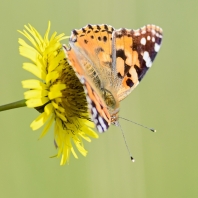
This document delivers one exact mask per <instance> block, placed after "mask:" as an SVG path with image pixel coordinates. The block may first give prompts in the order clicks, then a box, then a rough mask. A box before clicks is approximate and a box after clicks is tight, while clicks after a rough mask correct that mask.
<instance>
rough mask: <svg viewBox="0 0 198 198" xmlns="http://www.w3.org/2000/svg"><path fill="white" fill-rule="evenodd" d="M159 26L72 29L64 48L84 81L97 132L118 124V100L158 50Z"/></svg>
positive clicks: (128, 91)
mask: <svg viewBox="0 0 198 198" xmlns="http://www.w3.org/2000/svg"><path fill="white" fill-rule="evenodd" d="M161 42H162V29H161V28H160V27H158V26H155V25H146V26H144V27H142V28H140V29H137V30H133V29H125V28H121V29H114V28H113V27H112V26H110V25H87V26H85V27H83V28H81V29H78V30H77V29H75V30H73V31H72V32H71V36H70V39H69V45H70V46H69V47H66V45H64V47H63V48H64V51H65V53H66V56H67V58H68V61H69V63H70V65H71V66H72V67H73V69H74V71H75V72H76V75H77V76H78V78H79V80H80V82H81V83H82V84H83V87H84V92H85V95H86V99H87V103H88V108H89V111H90V113H91V117H92V120H93V122H94V123H95V126H96V128H97V130H98V132H101V133H102V132H105V131H106V130H107V129H108V128H109V126H110V124H114V125H118V113H119V103H120V101H121V100H123V99H124V98H126V97H127V96H128V95H129V94H130V93H131V91H133V90H134V88H135V87H136V86H137V85H138V84H139V82H140V81H141V80H142V78H143V77H144V75H145V74H146V72H147V71H148V70H149V68H150V67H151V66H152V63H153V61H154V59H155V57H156V55H157V53H158V52H159V49H160V47H161Z"/></svg>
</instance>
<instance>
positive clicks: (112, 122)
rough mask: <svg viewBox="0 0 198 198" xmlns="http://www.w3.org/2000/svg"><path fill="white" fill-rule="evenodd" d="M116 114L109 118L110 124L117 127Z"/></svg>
mask: <svg viewBox="0 0 198 198" xmlns="http://www.w3.org/2000/svg"><path fill="white" fill-rule="evenodd" d="M118 123H119V122H118V112H117V113H115V114H113V115H112V116H111V124H113V125H115V126H118V125H119V124H118Z"/></svg>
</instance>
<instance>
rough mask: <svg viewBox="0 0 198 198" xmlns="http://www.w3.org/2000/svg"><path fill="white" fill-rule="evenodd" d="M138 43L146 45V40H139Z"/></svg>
mask: <svg viewBox="0 0 198 198" xmlns="http://www.w3.org/2000/svg"><path fill="white" fill-rule="evenodd" d="M140 43H141V44H142V45H146V39H145V38H144V37H143V38H141V40H140Z"/></svg>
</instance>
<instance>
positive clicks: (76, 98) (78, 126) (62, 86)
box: [19, 22, 98, 165]
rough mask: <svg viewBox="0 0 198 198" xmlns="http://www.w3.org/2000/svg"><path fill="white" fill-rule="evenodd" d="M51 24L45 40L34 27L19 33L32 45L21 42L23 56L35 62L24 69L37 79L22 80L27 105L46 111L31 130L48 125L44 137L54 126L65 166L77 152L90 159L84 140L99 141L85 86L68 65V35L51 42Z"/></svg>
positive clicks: (32, 125)
mask: <svg viewBox="0 0 198 198" xmlns="http://www.w3.org/2000/svg"><path fill="white" fill-rule="evenodd" d="M49 30H50V22H49V24H48V28H47V31H46V33H45V35H44V38H42V37H41V35H40V34H39V33H38V32H37V30H36V29H35V28H34V27H32V26H31V25H29V26H25V30H23V31H19V32H20V33H21V34H22V35H23V36H25V37H26V38H27V39H28V40H29V41H30V43H31V44H32V46H31V45H29V44H27V43H26V42H25V41H24V40H22V39H19V44H20V47H19V51H20V54H21V55H22V56H24V57H26V58H28V59H30V61H31V62H26V63H24V64H23V68H24V69H25V70H27V71H29V72H31V73H32V74H34V75H35V76H36V77H37V79H28V80H24V81H22V85H23V88H26V89H28V90H27V91H26V92H25V93H24V96H25V99H26V105H27V106H28V107H30V108H36V109H37V110H39V111H40V112H42V113H41V114H40V115H39V116H38V117H37V118H36V119H35V120H34V121H33V122H32V123H31V125H30V126H31V128H32V129H33V130H37V129H39V128H41V127H42V126H43V125H44V128H43V131H42V133H41V135H40V137H43V136H44V135H45V134H46V133H47V132H48V131H49V128H50V127H51V125H52V123H53V122H55V125H54V144H55V146H56V148H57V149H58V153H57V155H56V156H57V157H59V156H62V158H61V163H60V164H61V165H63V164H65V163H66V162H67V161H68V159H69V156H70V153H72V154H73V156H74V157H75V158H78V157H77V154H76V152H75V150H74V145H75V147H76V148H77V150H78V151H79V152H80V153H81V154H82V155H83V156H86V154H87V151H86V150H85V148H84V146H83V142H82V140H83V139H85V140H87V141H88V142H90V141H91V139H90V137H93V138H98V135H97V134H96V133H95V132H94V131H93V130H92V128H93V127H94V124H93V123H92V122H91V121H90V119H89V113H88V112H87V103H86V98H85V95H84V91H83V87H82V85H81V83H80V82H79V80H78V78H77V77H76V75H75V73H74V71H73V69H72V67H71V66H70V65H69V64H68V62H67V59H66V57H65V54H64V51H63V50H62V44H61V43H60V41H61V40H63V39H65V38H66V37H64V34H60V35H57V33H56V32H54V33H53V34H52V36H51V37H50V39H49Z"/></svg>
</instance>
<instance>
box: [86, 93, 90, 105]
mask: <svg viewBox="0 0 198 198" xmlns="http://www.w3.org/2000/svg"><path fill="white" fill-rule="evenodd" d="M86 99H87V102H88V103H89V104H90V103H91V99H90V97H89V96H88V95H86Z"/></svg>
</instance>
